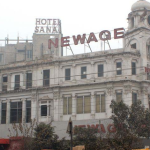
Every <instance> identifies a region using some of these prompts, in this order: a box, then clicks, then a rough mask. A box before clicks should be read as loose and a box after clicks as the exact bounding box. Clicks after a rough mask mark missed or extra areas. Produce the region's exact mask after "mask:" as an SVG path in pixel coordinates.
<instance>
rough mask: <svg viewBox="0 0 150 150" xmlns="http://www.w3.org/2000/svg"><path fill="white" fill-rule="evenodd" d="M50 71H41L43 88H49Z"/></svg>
mask: <svg viewBox="0 0 150 150" xmlns="http://www.w3.org/2000/svg"><path fill="white" fill-rule="evenodd" d="M49 81H50V70H43V86H49Z"/></svg>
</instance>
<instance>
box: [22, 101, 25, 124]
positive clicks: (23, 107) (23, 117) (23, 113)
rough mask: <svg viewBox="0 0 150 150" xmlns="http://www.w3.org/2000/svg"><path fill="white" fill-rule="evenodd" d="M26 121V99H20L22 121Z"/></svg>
mask: <svg viewBox="0 0 150 150" xmlns="http://www.w3.org/2000/svg"><path fill="white" fill-rule="evenodd" d="M25 122H26V99H22V123H25Z"/></svg>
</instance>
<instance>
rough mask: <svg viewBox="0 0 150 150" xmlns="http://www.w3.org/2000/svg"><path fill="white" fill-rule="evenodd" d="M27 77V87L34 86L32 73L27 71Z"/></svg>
mask: <svg viewBox="0 0 150 150" xmlns="http://www.w3.org/2000/svg"><path fill="white" fill-rule="evenodd" d="M26 77H27V78H26V88H27V89H28V88H31V87H32V73H27V76H26Z"/></svg>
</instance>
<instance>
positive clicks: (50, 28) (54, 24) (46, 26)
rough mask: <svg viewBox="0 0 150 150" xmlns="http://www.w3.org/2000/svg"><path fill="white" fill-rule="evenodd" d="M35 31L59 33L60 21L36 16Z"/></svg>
mask: <svg viewBox="0 0 150 150" xmlns="http://www.w3.org/2000/svg"><path fill="white" fill-rule="evenodd" d="M35 33H41V34H43V33H44V34H46V33H47V34H48V33H50V34H59V33H61V21H60V20H59V19H45V18H36V26H35Z"/></svg>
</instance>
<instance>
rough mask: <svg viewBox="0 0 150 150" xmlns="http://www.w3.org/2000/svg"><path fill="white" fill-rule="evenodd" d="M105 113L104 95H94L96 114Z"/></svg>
mask: <svg viewBox="0 0 150 150" xmlns="http://www.w3.org/2000/svg"><path fill="white" fill-rule="evenodd" d="M100 112H105V95H104V94H101V95H96V113H100Z"/></svg>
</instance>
